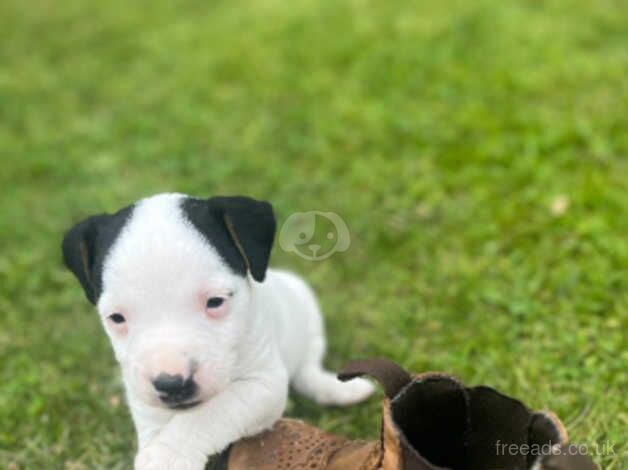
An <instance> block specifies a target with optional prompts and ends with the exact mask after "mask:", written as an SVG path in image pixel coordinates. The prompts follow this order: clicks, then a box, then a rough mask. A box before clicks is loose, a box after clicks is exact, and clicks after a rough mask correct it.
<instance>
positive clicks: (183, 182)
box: [0, 0, 628, 470]
mask: <svg viewBox="0 0 628 470" xmlns="http://www.w3.org/2000/svg"><path fill="white" fill-rule="evenodd" d="M129 3H130V2H122V1H118V0H116V1H112V2H79V1H74V0H72V1H65V2H49V1H37V2H23V1H18V0H3V2H2V3H1V4H0V156H1V162H2V166H1V171H0V188H2V189H1V191H2V193H1V196H2V206H1V207H2V210H1V212H0V361H1V363H0V383H1V385H0V467H1V468H10V469H17V468H19V469H22V468H27V469H31V468H46V469H67V470H70V469H73V470H77V469H94V468H107V469H122V468H129V466H130V462H131V461H132V460H131V459H132V456H133V453H134V442H133V437H134V433H133V428H132V424H131V421H130V418H129V415H128V413H127V411H126V408H125V406H124V404H123V399H122V398H121V393H122V392H121V387H120V383H119V379H118V373H117V370H116V366H115V364H114V360H113V358H112V354H111V351H110V348H109V345H108V342H107V340H106V338H105V336H104V334H102V333H101V331H100V325H99V324H98V322H97V318H96V315H95V314H94V313H93V312H92V309H91V308H90V306H89V305H88V304H87V302H86V301H85V300H84V298H83V294H82V292H81V291H80V289H79V287H78V284H77V283H76V282H75V280H74V279H73V278H72V277H71V275H70V274H69V273H68V272H66V271H65V270H64V269H63V268H62V265H61V261H60V250H59V243H60V238H61V236H62V233H63V231H64V230H65V229H66V228H68V227H69V226H70V225H71V224H72V223H74V222H75V221H77V220H78V219H80V218H82V217H84V216H86V215H88V214H90V213H93V212H96V211H103V210H105V211H111V210H115V209H117V208H119V207H121V206H123V205H126V204H128V203H130V202H131V201H134V200H136V199H137V198H139V197H142V196H145V195H149V194H152V193H156V192H162V191H168V190H177V191H183V192H189V193H193V194H196V195H209V194H229V193H244V194H249V195H252V196H256V197H259V198H265V199H269V200H271V201H272V202H273V203H274V205H275V209H276V212H277V214H278V217H279V219H280V221H282V220H285V219H286V218H287V217H288V216H289V215H290V214H291V213H293V212H295V211H307V210H322V211H333V212H336V213H338V214H340V215H341V216H342V217H343V219H344V220H345V221H346V222H347V225H348V226H349V229H350V231H351V235H352V245H351V248H350V249H349V250H348V251H347V252H345V253H338V254H336V255H334V256H332V257H331V258H329V259H328V260H325V261H322V262H309V261H305V260H301V259H300V258H298V257H297V256H295V255H294V254H289V253H285V252H282V251H281V250H280V249H278V248H277V249H275V251H274V254H273V261H274V264H275V265H279V266H286V267H290V268H292V269H294V270H296V271H297V272H299V273H301V274H302V275H303V276H304V277H305V278H307V279H308V280H309V281H310V282H311V283H312V284H313V285H314V286H315V288H316V290H317V292H318V294H319V296H320V300H321V303H322V305H323V307H324V310H325V313H326V318H327V324H328V331H329V336H330V352H329V356H328V365H329V366H330V367H339V366H341V365H342V364H343V362H344V361H346V360H348V359H350V358H355V357H363V356H388V357H391V358H393V359H395V360H397V361H399V362H400V363H402V364H404V365H405V366H407V367H408V368H409V369H411V370H414V371H424V370H445V371H449V372H453V373H456V374H458V375H459V376H460V377H461V378H462V379H463V380H464V381H465V382H467V383H470V384H478V383H486V384H490V385H493V386H496V387H498V388H499V389H500V390H502V391H504V392H505V393H508V394H511V395H515V396H517V397H520V398H522V399H523V400H525V401H526V402H527V403H528V404H529V405H530V406H533V407H536V408H551V409H554V410H556V411H557V412H558V413H559V415H560V416H562V417H563V419H564V420H565V421H566V423H567V425H568V427H569V431H570V433H571V437H572V439H573V440H574V441H578V442H584V443H587V444H589V445H593V444H595V443H603V442H605V441H606V440H609V441H611V442H614V443H616V446H615V455H602V456H597V457H596V459H597V461H598V462H599V463H600V464H601V465H602V466H603V468H605V469H615V470H619V469H622V468H625V466H624V465H626V462H625V460H624V459H625V453H626V447H625V445H624V444H625V441H626V438H627V434H626V429H627V428H628V410H627V407H626V391H627V390H628V374H627V369H628V342H627V339H626V338H627V335H628V240H627V234H628V163H627V160H626V157H627V153H628V131H627V130H628V112H627V109H628V78H627V77H628V48H627V47H626V45H627V44H628V9H627V8H626V4H625V2H622V1H620V0H598V1H595V2H592V1H587V0H573V1H568V0H546V1H536V0H529V1H512V2H496V1H493V2H489V1H484V0H480V1H477V2H462V1H457V2H456V1H436V0H433V1H429V2H415V1H410V0H408V1H393V0H390V1H385V2H382V1H375V0H372V1H369V0H353V1H340V0H297V1H293V2H286V1H278V0H263V1H262V0H248V1H247V0H242V1H229V2H227V1H212V2H206V1H197V2H186V3H185V4H184V3H179V4H177V5H175V4H174V3H171V2H160V1H158V2H141V3H134V4H133V5H129ZM565 202H566V204H565ZM561 205H562V206H563V207H560V206H561ZM120 401H122V404H120V403H119V402H120ZM378 401H379V400H378V399H373V400H371V401H370V402H369V403H367V404H365V405H361V406H357V407H354V408H351V409H322V408H319V407H318V406H315V405H314V404H312V403H310V402H308V401H307V400H305V399H302V398H299V397H293V399H292V401H291V403H290V407H289V410H288V414H290V415H292V416H299V417H304V418H306V419H308V420H310V421H312V422H313V423H315V424H318V425H320V426H322V427H324V428H325V429H327V430H330V431H333V432H338V433H345V434H348V435H351V436H365V437H372V436H375V435H376V434H377V431H378V425H377V423H378V421H379V403H378Z"/></svg>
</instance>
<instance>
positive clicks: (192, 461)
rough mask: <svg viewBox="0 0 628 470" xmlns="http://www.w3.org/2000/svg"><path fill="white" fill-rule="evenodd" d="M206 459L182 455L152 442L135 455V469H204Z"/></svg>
mask: <svg viewBox="0 0 628 470" xmlns="http://www.w3.org/2000/svg"><path fill="white" fill-rule="evenodd" d="M205 461H206V459H201V458H192V457H190V456H186V455H181V454H180V453H178V452H176V451H175V450H174V449H171V448H169V447H167V446H165V445H162V444H150V445H148V446H146V447H144V448H143V449H141V450H140V451H139V452H138V453H137V456H136V457H135V467H134V468H135V470H203V469H204V468H205Z"/></svg>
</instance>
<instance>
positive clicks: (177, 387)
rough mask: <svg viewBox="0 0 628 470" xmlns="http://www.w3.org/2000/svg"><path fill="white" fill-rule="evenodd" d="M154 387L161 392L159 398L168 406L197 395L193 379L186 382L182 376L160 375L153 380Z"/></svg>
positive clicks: (189, 378)
mask: <svg viewBox="0 0 628 470" xmlns="http://www.w3.org/2000/svg"><path fill="white" fill-rule="evenodd" d="M153 387H155V390H157V391H158V392H159V398H160V399H161V400H162V401H163V402H164V403H168V404H177V403H181V402H184V401H186V400H188V399H190V398H192V397H193V396H194V394H195V393H196V382H194V380H193V379H192V377H188V378H187V379H185V380H184V379H183V377H182V376H180V375H170V374H159V375H158V376H157V378H155V380H153Z"/></svg>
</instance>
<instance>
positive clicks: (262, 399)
mask: <svg viewBox="0 0 628 470" xmlns="http://www.w3.org/2000/svg"><path fill="white" fill-rule="evenodd" d="M287 394H288V377H287V373H286V372H285V371H283V370H282V371H272V372H265V373H259V374H256V375H254V376H250V377H247V378H244V379H239V380H237V381H235V382H233V383H232V384H231V385H230V386H229V387H227V388H226V389H225V390H224V391H222V392H220V393H219V394H218V395H216V396H215V397H213V398H211V399H210V400H209V401H207V402H205V403H203V404H202V405H199V406H198V407H197V408H193V409H190V410H187V411H184V412H181V413H178V414H176V415H175V416H174V417H173V418H172V419H171V420H170V421H169V422H168V424H166V425H165V427H164V428H163V429H162V430H161V431H160V432H159V434H158V435H157V436H156V437H155V438H154V439H153V440H152V441H151V442H150V443H148V444H147V445H146V446H145V447H144V448H142V449H140V451H139V452H138V454H137V457H136V459H135V470H202V469H203V468H204V467H205V463H206V462H207V458H208V457H209V456H210V455H214V454H217V453H219V452H221V451H222V450H224V449H225V448H226V447H227V446H228V445H229V444H231V443H233V442H235V441H238V440H240V439H241V438H243V437H246V436H251V435H253V434H257V433H258V432H260V431H262V430H264V429H267V428H269V427H271V426H272V425H273V424H274V423H275V422H276V421H277V420H278V419H279V418H280V417H281V414H282V413H283V411H284V408H285V404H286V399H287Z"/></svg>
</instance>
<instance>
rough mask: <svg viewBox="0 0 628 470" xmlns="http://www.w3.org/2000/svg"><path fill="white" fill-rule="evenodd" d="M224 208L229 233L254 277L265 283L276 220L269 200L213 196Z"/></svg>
mask: <svg viewBox="0 0 628 470" xmlns="http://www.w3.org/2000/svg"><path fill="white" fill-rule="evenodd" d="M213 199H214V200H215V203H216V204H218V205H220V206H222V207H223V208H224V211H225V212H224V220H225V225H226V226H227V230H228V231H229V235H231V239H232V240H233V242H234V243H235V245H236V247H237V248H238V251H239V252H240V254H241V255H242V258H244V262H245V263H246V266H247V268H248V270H249V271H250V273H251V275H252V276H253V279H255V280H256V281H258V282H262V281H263V280H264V277H265V276H266V269H268V260H269V259H270V251H271V249H272V247H273V240H274V238H275V230H276V226H277V223H276V221H275V214H274V213H273V208H272V206H271V205H270V203H268V202H266V201H256V200H255V199H251V198H248V197H243V196H234V197H217V198H213Z"/></svg>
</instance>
